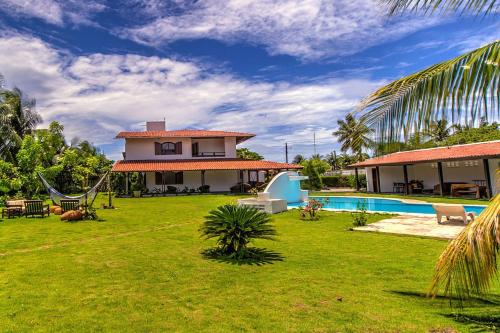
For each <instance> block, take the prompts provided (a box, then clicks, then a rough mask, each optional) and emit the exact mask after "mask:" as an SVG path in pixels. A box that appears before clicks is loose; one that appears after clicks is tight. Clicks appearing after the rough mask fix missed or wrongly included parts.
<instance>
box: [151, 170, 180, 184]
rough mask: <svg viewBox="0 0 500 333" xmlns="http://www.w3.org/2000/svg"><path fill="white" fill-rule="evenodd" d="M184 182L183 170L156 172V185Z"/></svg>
mask: <svg viewBox="0 0 500 333" xmlns="http://www.w3.org/2000/svg"><path fill="white" fill-rule="evenodd" d="M180 184H184V173H183V172H171V171H167V172H156V173H155V185H180Z"/></svg>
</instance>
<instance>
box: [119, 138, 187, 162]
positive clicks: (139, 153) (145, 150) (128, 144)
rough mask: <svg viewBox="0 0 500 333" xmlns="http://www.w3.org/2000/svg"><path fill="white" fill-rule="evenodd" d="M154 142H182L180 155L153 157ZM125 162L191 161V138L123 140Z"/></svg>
mask: <svg viewBox="0 0 500 333" xmlns="http://www.w3.org/2000/svg"><path fill="white" fill-rule="evenodd" d="M155 142H160V143H163V142H173V143H176V142H182V154H174V155H155ZM125 153H126V156H125V159H126V160H179V159H191V158H193V157H192V156H191V155H192V153H191V138H164V139H155V138H147V139H146V138H135V139H125Z"/></svg>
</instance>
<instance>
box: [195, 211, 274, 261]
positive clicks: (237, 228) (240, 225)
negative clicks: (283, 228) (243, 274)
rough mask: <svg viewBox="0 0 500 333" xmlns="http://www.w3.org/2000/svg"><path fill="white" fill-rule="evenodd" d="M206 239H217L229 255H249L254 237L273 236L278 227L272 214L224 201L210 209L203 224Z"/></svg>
mask: <svg viewBox="0 0 500 333" xmlns="http://www.w3.org/2000/svg"><path fill="white" fill-rule="evenodd" d="M200 232H201V236H202V237H204V238H205V239H211V238H216V239H217V246H218V248H217V251H218V252H219V253H220V254H221V255H223V256H227V257H231V258H237V259H244V258H246V257H248V255H249V253H250V252H249V251H248V244H249V243H250V242H251V241H252V240H253V239H258V238H259V239H269V240H274V236H275V235H276V230H275V229H274V226H273V225H272V224H271V216H270V215H269V214H267V213H266V212H263V211H259V210H257V209H256V208H254V207H248V206H237V205H224V206H220V207H218V208H217V209H215V210H212V211H210V213H209V214H208V216H206V217H205V222H204V223H203V225H202V226H201V228H200Z"/></svg>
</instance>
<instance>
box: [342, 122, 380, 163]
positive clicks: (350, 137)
mask: <svg viewBox="0 0 500 333" xmlns="http://www.w3.org/2000/svg"><path fill="white" fill-rule="evenodd" d="M337 124H338V129H337V130H336V131H335V132H333V133H332V134H333V135H334V136H336V137H337V140H338V141H339V142H340V143H341V144H342V146H341V147H340V149H341V150H342V151H343V152H347V151H348V150H351V151H352V152H353V153H354V154H355V155H356V156H357V157H358V159H359V160H363V150H364V149H368V148H370V147H371V146H372V145H373V141H372V140H371V139H370V135H371V134H372V130H371V129H370V128H369V127H368V126H366V125H365V123H364V121H363V119H356V118H354V116H353V115H352V114H351V113H349V114H347V116H346V117H345V120H338V121H337Z"/></svg>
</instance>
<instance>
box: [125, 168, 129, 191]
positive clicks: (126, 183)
mask: <svg viewBox="0 0 500 333" xmlns="http://www.w3.org/2000/svg"><path fill="white" fill-rule="evenodd" d="M125 195H128V172H125Z"/></svg>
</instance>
